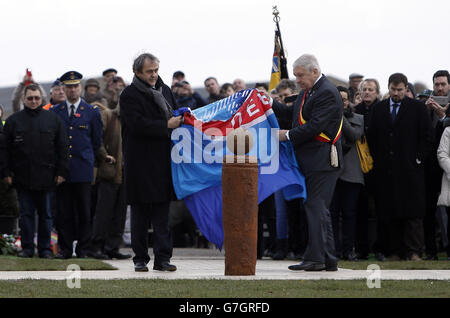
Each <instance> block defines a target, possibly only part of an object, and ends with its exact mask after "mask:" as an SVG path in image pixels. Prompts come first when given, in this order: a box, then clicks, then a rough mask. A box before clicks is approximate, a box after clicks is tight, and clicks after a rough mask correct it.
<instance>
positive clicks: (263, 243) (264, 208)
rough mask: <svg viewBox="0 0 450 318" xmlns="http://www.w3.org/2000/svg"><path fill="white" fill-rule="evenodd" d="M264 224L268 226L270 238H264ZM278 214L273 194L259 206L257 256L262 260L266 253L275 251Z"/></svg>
mask: <svg viewBox="0 0 450 318" xmlns="http://www.w3.org/2000/svg"><path fill="white" fill-rule="evenodd" d="M264 224H266V225H267V230H268V233H269V236H268V237H267V238H265V237H264ZM276 232H277V230H276V214H275V196H274V195H273V194H272V195H270V196H268V197H267V198H266V199H265V200H264V201H262V202H261V203H260V204H259V205H258V244H257V245H258V246H257V256H258V258H259V259H260V258H262V256H264V251H265V250H268V251H269V252H271V251H274V250H275V245H276V236H277V233H276Z"/></svg>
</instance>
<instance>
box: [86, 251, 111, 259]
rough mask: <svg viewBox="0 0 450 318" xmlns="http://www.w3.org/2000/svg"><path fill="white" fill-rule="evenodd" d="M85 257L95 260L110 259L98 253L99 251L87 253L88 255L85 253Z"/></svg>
mask: <svg viewBox="0 0 450 318" xmlns="http://www.w3.org/2000/svg"><path fill="white" fill-rule="evenodd" d="M87 256H88V257H92V258H95V259H111V258H110V257H109V256H108V255H106V254H103V253H102V252H100V251H96V252H89V253H87Z"/></svg>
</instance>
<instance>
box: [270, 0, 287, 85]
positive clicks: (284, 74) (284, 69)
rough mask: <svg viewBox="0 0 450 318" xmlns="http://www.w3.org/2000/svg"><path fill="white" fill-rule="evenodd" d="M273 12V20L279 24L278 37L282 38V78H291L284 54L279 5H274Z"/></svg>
mask: <svg viewBox="0 0 450 318" xmlns="http://www.w3.org/2000/svg"><path fill="white" fill-rule="evenodd" d="M272 10H273V11H272V14H273V16H274V17H273V21H274V22H275V24H276V26H277V30H276V31H275V33H276V34H277V36H278V38H279V39H280V71H281V78H289V76H288V72H287V59H286V57H285V55H284V47H283V41H282V40H281V30H280V24H279V22H280V20H281V18H280V16H279V14H280V12H279V11H278V9H277V6H273V7H272Z"/></svg>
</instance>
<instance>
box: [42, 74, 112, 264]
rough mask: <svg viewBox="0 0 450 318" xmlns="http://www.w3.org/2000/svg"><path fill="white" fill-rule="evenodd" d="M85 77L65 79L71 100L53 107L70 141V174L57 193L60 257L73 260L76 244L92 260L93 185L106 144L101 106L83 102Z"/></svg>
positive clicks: (80, 254)
mask: <svg viewBox="0 0 450 318" xmlns="http://www.w3.org/2000/svg"><path fill="white" fill-rule="evenodd" d="M81 78H82V75H81V74H80V73H78V72H75V71H70V72H67V73H65V74H64V75H62V76H61V78H60V80H61V82H63V84H64V91H65V93H66V97H67V99H66V100H65V101H64V102H62V103H60V104H58V105H55V106H53V107H52V108H51V111H53V112H55V113H56V114H58V115H59V116H60V117H61V118H62V120H63V122H64V125H65V127H66V131H67V136H68V139H69V162H70V169H69V175H68V178H67V180H66V182H64V183H63V184H62V185H61V186H60V187H59V188H58V191H57V193H56V197H57V210H58V212H57V217H56V230H57V232H58V247H59V253H58V255H57V258H62V259H66V258H70V257H72V249H73V247H72V246H73V242H74V241H75V240H76V241H77V246H76V249H75V253H76V255H77V257H79V258H86V257H88V253H89V241H90V237H91V232H92V224H91V215H90V208H91V202H90V201H91V183H92V181H93V179H94V158H95V155H94V154H95V153H96V152H97V150H98V149H99V148H100V145H101V142H102V125H103V124H102V120H101V116H100V111H99V109H98V107H93V106H91V105H89V104H88V103H86V102H85V101H84V100H83V99H81V84H80V83H81Z"/></svg>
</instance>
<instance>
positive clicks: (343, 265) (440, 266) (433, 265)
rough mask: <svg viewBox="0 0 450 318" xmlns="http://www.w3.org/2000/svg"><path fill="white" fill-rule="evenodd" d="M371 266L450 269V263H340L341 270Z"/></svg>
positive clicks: (361, 268)
mask: <svg viewBox="0 0 450 318" xmlns="http://www.w3.org/2000/svg"><path fill="white" fill-rule="evenodd" d="M370 264H377V265H379V266H380V269H382V270H383V269H405V270H407V269H450V261H399V262H388V261H385V262H379V261H376V260H373V261H358V262H349V261H339V263H338V266H339V268H346V269H356V270H366V269H367V266H369V265H370Z"/></svg>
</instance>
